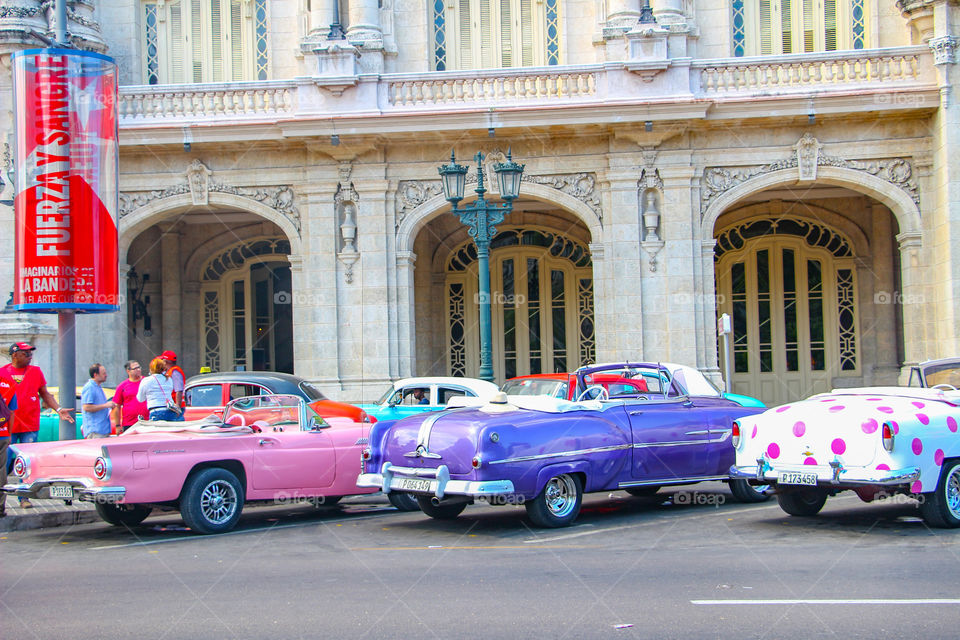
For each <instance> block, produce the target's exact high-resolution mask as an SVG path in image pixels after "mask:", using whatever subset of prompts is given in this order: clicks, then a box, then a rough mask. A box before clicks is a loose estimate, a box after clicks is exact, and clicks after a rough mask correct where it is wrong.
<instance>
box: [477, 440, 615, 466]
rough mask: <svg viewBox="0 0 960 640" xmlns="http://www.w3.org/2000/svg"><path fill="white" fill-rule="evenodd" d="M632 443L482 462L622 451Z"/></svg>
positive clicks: (523, 460) (507, 462)
mask: <svg viewBox="0 0 960 640" xmlns="http://www.w3.org/2000/svg"><path fill="white" fill-rule="evenodd" d="M631 446H633V445H629V444H617V445H610V446H609V447H592V448H590V449H576V450H574V451H558V452H556V453H540V454H537V455H535V456H518V457H516V458H504V459H503V460H493V461H490V462H484V464H489V465H494V464H509V463H512V462H529V461H531V460H546V459H547V458H566V457H568V456H579V455H586V454H591V453H604V452H607V451H622V450H624V449H629V448H630V447H631Z"/></svg>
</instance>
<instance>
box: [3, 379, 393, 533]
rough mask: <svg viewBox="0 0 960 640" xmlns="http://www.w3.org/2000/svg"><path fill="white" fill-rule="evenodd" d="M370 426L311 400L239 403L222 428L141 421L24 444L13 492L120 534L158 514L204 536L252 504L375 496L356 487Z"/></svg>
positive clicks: (10, 486) (231, 523)
mask: <svg viewBox="0 0 960 640" xmlns="http://www.w3.org/2000/svg"><path fill="white" fill-rule="evenodd" d="M369 428H370V425H369V424H368V423H356V422H352V421H351V420H350V419H349V418H327V419H324V418H321V417H320V416H318V415H317V414H316V413H315V412H314V411H313V410H312V409H311V408H310V407H309V406H308V405H307V404H306V403H305V402H304V401H303V399H302V398H299V397H297V396H291V395H263V396H253V397H248V398H239V399H237V400H234V401H232V402H231V403H230V404H228V405H227V407H226V408H225V409H224V414H223V421H222V422H219V421H217V422H212V423H211V422H208V421H197V422H180V423H177V422H153V423H151V422H141V423H139V424H138V425H137V426H135V427H132V428H130V429H129V430H127V432H126V433H124V434H123V435H121V436H117V437H112V438H107V439H100V440H72V441H69V442H44V443H38V444H25V445H15V449H16V454H17V457H16V460H15V461H14V475H16V476H19V478H20V482H18V483H13V484H7V485H5V486H4V487H3V488H4V490H5V491H6V492H7V493H10V494H13V495H19V496H25V497H32V498H62V499H64V500H76V499H78V500H88V501H93V502H95V504H96V509H97V512H98V513H99V514H100V517H101V518H103V519H104V520H106V521H107V522H109V523H110V524H114V525H125V526H135V525H137V524H139V523H140V522H142V521H143V519H144V518H146V517H147V516H148V515H149V514H150V511H151V510H152V509H153V507H154V506H167V507H174V508H176V509H179V510H180V513H181V514H182V516H183V519H184V521H185V522H186V523H187V525H188V526H189V527H190V528H191V529H192V530H193V531H196V532H198V533H222V532H224V531H229V530H230V529H232V528H233V527H234V526H235V525H236V523H237V520H239V518H240V512H241V510H242V509H243V505H244V503H245V502H252V501H263V500H280V499H285V500H286V499H294V498H318V497H321V496H322V497H323V498H324V500H323V503H324V504H328V505H329V504H333V503H335V502H336V501H337V500H339V498H340V497H341V496H344V495H347V494H358V493H370V492H372V491H375V489H358V488H357V486H356V484H355V482H356V478H357V470H358V469H359V467H360V455H361V450H362V449H363V448H364V447H365V446H366V444H367V438H368V436H369V433H368V431H369Z"/></svg>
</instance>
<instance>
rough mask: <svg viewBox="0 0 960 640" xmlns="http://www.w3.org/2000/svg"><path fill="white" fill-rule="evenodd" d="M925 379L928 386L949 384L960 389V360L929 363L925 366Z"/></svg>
mask: <svg viewBox="0 0 960 640" xmlns="http://www.w3.org/2000/svg"><path fill="white" fill-rule="evenodd" d="M923 379H924V380H926V382H927V386H928V387H935V386H937V385H938V384H948V385H950V386H952V387H956V388H958V389H960V361H953V362H938V363H935V364H929V365H927V366H925V367H924V368H923Z"/></svg>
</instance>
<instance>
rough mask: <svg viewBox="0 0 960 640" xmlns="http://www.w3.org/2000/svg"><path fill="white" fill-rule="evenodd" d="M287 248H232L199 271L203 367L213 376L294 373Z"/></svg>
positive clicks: (255, 243)
mask: <svg viewBox="0 0 960 640" xmlns="http://www.w3.org/2000/svg"><path fill="white" fill-rule="evenodd" d="M289 253H290V243H289V242H288V241H287V240H286V239H284V238H277V237H271V238H255V239H251V240H246V241H244V242H240V243H236V244H234V245H232V246H230V247H228V248H227V249H226V250H224V251H222V252H220V253H219V254H217V255H215V256H213V257H212V258H210V259H209V260H208V261H207V262H206V263H205V264H204V266H203V268H202V269H201V272H200V273H201V279H202V285H201V291H200V294H201V299H202V301H203V314H202V323H203V326H202V329H201V335H202V336H203V338H202V347H203V358H202V362H203V363H204V366H208V367H210V368H211V370H213V371H218V370H235V371H280V372H284V373H293V364H294V363H293V293H292V284H291V274H290V263H289V260H288V259H287V256H288V255H289Z"/></svg>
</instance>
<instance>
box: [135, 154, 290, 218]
mask: <svg viewBox="0 0 960 640" xmlns="http://www.w3.org/2000/svg"><path fill="white" fill-rule="evenodd" d="M184 175H185V176H186V178H187V179H186V181H185V182H182V183H180V184H175V185H171V186H169V187H167V188H165V189H154V190H152V191H142V192H122V193H120V217H121V218H123V217H124V216H127V215H129V214H130V213H132V212H133V211H135V210H136V209H139V208H140V207H142V206H144V205H146V204H149V203H150V202H153V201H154V200H162V199H164V198H170V197H173V196H178V195H182V194H185V193H189V194H190V199H191V202H192V203H193V204H194V205H197V206H203V205H207V204H208V203H209V197H210V196H209V194H210V193H229V194H232V195H236V196H242V197H244V198H250V199H251V200H256V201H257V202H259V203H261V204H264V205H266V206H268V207H270V208H271V209H274V210H275V211H277V212H278V213H281V214H283V216H284V217H285V218H287V219H288V220H290V222H291V223H293V225H294V226H295V227H296V228H297V231H298V232H299V231H300V211H299V210H298V209H297V207H296V204H295V201H296V194H295V193H294V191H293V188H292V187H291V186H289V185H281V186H271V187H235V186H233V185H227V184H223V183H220V182H216V181H214V180H212V179H211V178H210V176H211V175H212V172H211V171H210V170H209V169H207V167H206V166H204V164H203V163H202V162H200V161H199V160H194V161H193V162H192V163H191V164H190V167H189V168H188V169H187V171H186V172H185V174H184Z"/></svg>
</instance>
